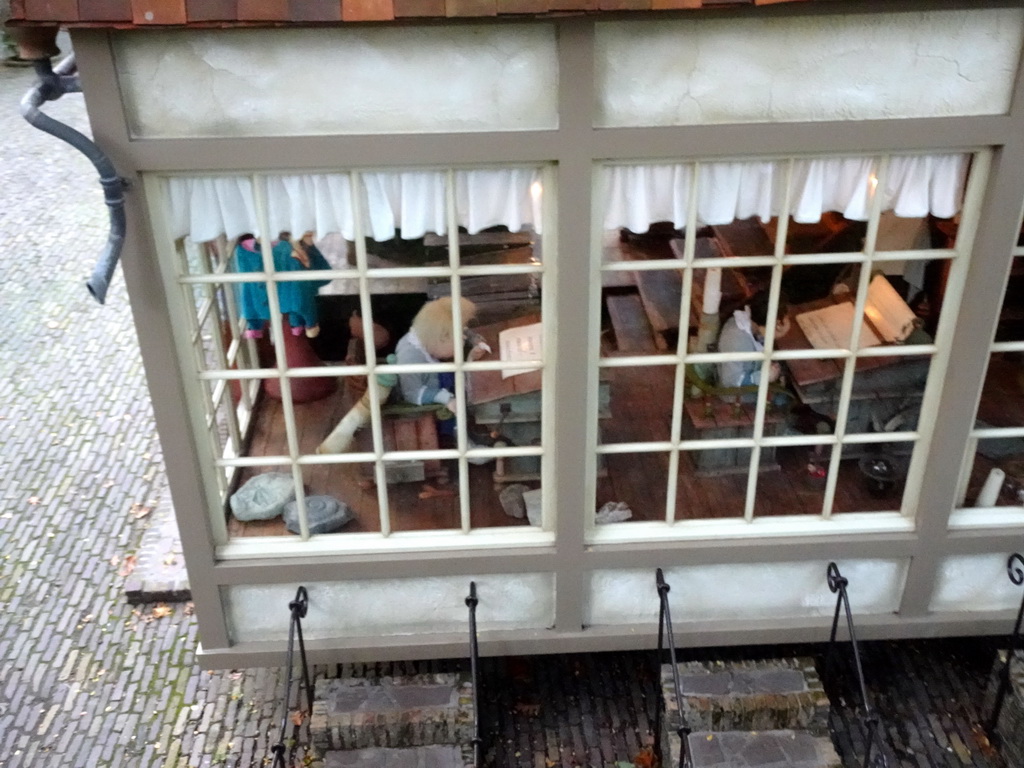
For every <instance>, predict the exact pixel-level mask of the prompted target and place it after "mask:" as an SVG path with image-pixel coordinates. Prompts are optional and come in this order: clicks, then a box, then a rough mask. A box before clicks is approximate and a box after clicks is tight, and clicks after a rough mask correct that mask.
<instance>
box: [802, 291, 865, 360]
mask: <svg viewBox="0 0 1024 768" xmlns="http://www.w3.org/2000/svg"><path fill="white" fill-rule="evenodd" d="M796 322H797V324H798V325H799V326H800V330H802V331H803V332H804V335H805V336H807V340H808V341H809V342H810V343H811V346H812V347H814V348H815V349H846V347H847V345H848V344H849V343H850V335H851V334H852V333H853V304H852V303H851V302H848V301H844V302H843V303H842V304H833V305H831V306H828V307H823V308H822V309H814V310H811V311H810V312H804V313H803V314H799V315H797V316H796ZM881 343H882V342H881V340H880V339H879V338H878V337H877V336H876V335H875V334H874V332H873V331H872V330H871V328H870V327H869V326H868V325H867V324H866V323H862V324H861V327H860V343H859V345H858V347H859V348H860V349H864V348H865V347H876V346H878V345H879V344H881Z"/></svg>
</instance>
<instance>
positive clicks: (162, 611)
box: [153, 603, 174, 619]
mask: <svg viewBox="0 0 1024 768" xmlns="http://www.w3.org/2000/svg"><path fill="white" fill-rule="evenodd" d="M172 613H174V609H173V608H171V606H169V605H168V604H167V603H157V604H156V606H154V608H153V618H154V619H162V618H164V617H165V616H170V615H171V614H172Z"/></svg>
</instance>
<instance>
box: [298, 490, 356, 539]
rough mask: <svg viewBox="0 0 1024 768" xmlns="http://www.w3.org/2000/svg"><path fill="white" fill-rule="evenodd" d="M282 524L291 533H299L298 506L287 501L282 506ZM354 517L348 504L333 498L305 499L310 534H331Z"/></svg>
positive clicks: (309, 497)
mask: <svg viewBox="0 0 1024 768" xmlns="http://www.w3.org/2000/svg"><path fill="white" fill-rule="evenodd" d="M283 517H284V524H285V527H286V528H287V529H288V530H289V531H291V532H292V533H299V532H300V530H301V528H300V527H299V504H298V502H297V501H289V502H288V503H287V504H285V505H284V513H283ZM353 517H354V515H353V514H352V510H351V509H350V508H349V506H348V504H344V503H342V502H340V501H338V500H337V499H335V498H334V497H333V496H307V497H306V524H307V525H308V526H309V532H310V534H318V533H332V532H334V531H337V530H338V529H339V528H342V527H344V526H345V525H347V524H348V523H349V522H351V520H352V518H353Z"/></svg>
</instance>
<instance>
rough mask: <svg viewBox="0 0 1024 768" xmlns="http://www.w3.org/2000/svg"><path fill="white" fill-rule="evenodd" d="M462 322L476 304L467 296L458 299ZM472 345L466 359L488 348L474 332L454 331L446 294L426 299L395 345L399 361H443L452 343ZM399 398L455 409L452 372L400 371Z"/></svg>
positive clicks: (468, 318) (477, 356)
mask: <svg viewBox="0 0 1024 768" xmlns="http://www.w3.org/2000/svg"><path fill="white" fill-rule="evenodd" d="M459 307H460V309H461V310H462V322H463V323H468V322H470V321H471V320H472V319H473V318H474V317H475V315H476V307H475V306H474V304H473V302H471V301H469V299H462V300H461V302H460V304H459ZM464 340H465V341H466V342H467V343H469V344H471V345H472V349H471V350H470V351H469V353H468V354H467V355H466V359H467V360H468V361H473V360H479V359H480V358H481V357H483V356H484V355H485V354H487V353H488V352H490V351H491V348H490V347H488V346H487V344H486V343H484V341H483V339H481V338H480V337H479V336H477V335H476V334H471V333H470V332H469V331H465V332H463V333H461V334H459V335H458V336H455V334H454V325H453V321H452V300H451V299H450V298H447V297H445V298H441V299H435V300H434V301H428V302H427V303H426V304H424V305H423V307H422V308H421V309H420V311H419V312H418V313H417V314H416V317H415V318H414V319H413V321H412V328H410V329H409V332H408V333H407V334H405V335H404V336H403V337H402V338H401V339H399V340H398V345H397V346H396V347H395V355H396V356H397V358H398V364H399V365H408V364H413V363H438V362H447V361H450V360H452V359H454V357H455V344H456V343H460V344H461V343H463V341H464ZM398 386H399V391H400V392H401V395H402V399H403V400H404V401H405V402H407V403H412V404H413V405H431V404H437V405H443V406H445V407H446V408H448V410H450V411H451V412H452V413H458V412H459V409H458V404H457V403H456V402H455V374H454V373H403V374H400V375H399V377H398Z"/></svg>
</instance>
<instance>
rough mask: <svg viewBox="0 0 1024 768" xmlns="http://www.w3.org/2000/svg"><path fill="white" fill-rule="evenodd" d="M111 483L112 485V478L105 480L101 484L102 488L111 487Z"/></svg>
mask: <svg viewBox="0 0 1024 768" xmlns="http://www.w3.org/2000/svg"><path fill="white" fill-rule="evenodd" d="M113 485H114V481H113V480H107V482H105V483H104V484H103V487H104V488H112V487H113Z"/></svg>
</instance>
